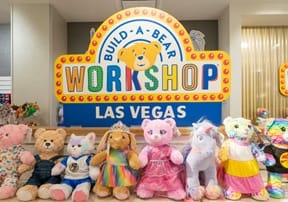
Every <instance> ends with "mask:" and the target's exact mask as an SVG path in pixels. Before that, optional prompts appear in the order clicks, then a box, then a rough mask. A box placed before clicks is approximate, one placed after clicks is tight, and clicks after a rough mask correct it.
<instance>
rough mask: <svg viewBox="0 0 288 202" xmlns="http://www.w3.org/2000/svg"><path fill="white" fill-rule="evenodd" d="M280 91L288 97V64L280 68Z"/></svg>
mask: <svg viewBox="0 0 288 202" xmlns="http://www.w3.org/2000/svg"><path fill="white" fill-rule="evenodd" d="M279 89H280V92H281V94H282V95H285V96H288V64H283V65H281V66H280V68H279Z"/></svg>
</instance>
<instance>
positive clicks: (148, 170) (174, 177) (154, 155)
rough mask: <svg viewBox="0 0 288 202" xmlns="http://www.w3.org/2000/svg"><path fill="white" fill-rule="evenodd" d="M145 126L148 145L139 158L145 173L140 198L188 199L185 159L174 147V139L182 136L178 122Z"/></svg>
mask: <svg viewBox="0 0 288 202" xmlns="http://www.w3.org/2000/svg"><path fill="white" fill-rule="evenodd" d="M141 126H142V129H143V131H144V138H145V141H146V143H147V145H146V146H145V147H144V148H143V149H142V151H141V152H140V154H139V158H140V161H141V164H142V167H143V172H142V175H141V178H140V180H139V183H138V186H137V195H138V197H140V198H152V197H153V196H155V195H159V194H160V195H161V196H165V197H168V198H171V199H173V200H182V199H184V198H185V195H186V193H185V190H184V185H183V181H182V180H181V177H180V174H181V172H182V171H183V169H184V167H183V155H182V154H181V152H180V151H178V150H177V149H176V148H174V147H172V146H171V145H170V143H171V141H172V139H173V137H174V136H177V135H179V133H178V132H179V131H178V130H177V127H176V123H175V120H174V119H171V118H167V119H164V120H161V119H155V120H150V119H144V120H143V122H142V124H141ZM159 191H160V192H161V193H159Z"/></svg>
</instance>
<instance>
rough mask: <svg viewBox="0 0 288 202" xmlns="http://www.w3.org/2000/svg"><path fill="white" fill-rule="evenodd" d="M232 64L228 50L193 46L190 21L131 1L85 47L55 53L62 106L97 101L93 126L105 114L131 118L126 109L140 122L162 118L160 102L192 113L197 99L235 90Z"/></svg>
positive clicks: (221, 96)
mask: <svg viewBox="0 0 288 202" xmlns="http://www.w3.org/2000/svg"><path fill="white" fill-rule="evenodd" d="M230 65H231V61H230V57H229V55H228V54H226V53H225V52H223V51H195V50H194V48H193V44H192V41H191V39H190V36H189V34H188V33H187V31H186V30H185V28H184V27H183V26H182V25H181V23H180V22H179V21H178V20H177V19H175V18H174V17H173V16H171V15H169V14H168V13H166V12H164V11H161V10H158V9H154V8H146V7H137V8H130V9H126V10H122V11H120V12H118V13H116V14H114V15H113V16H111V17H109V18H108V19H107V20H106V21H104V22H103V23H102V25H101V26H100V27H99V28H98V30H97V31H96V32H95V34H94V36H93V38H92V39H91V41H90V45H89V48H88V50H87V52H86V53H85V54H77V55H61V56H60V57H58V58H57V59H56V61H55V76H54V77H55V83H54V84H55V95H56V97H57V99H58V100H59V101H60V102H61V103H64V114H66V112H65V104H66V111H70V112H71V110H72V111H73V109H72V108H74V109H76V108H77V110H76V111H77V113H80V112H81V111H82V110H81V109H80V108H79V106H85V107H86V108H87V106H88V105H84V104H90V105H89V106H93V107H92V108H93V109H94V112H95V113H93V117H94V120H95V121H93V120H92V119H91V122H93V123H90V125H93V126H95V124H96V122H97V123H99V118H100V119H101V117H103V120H104V119H105V123H107V120H108V119H111V120H113V121H115V120H114V119H126V118H127V117H126V116H127V113H128V114H130V117H129V118H131V119H130V120H129V121H131V122H132V123H131V124H132V125H133V124H136V125H137V124H139V122H140V121H141V119H143V118H157V116H156V115H155V113H156V112H155V111H157V109H158V110H159V108H160V111H161V110H162V113H161V114H162V115H161V116H160V117H158V118H165V116H170V117H172V118H177V116H176V115H175V114H178V115H179V116H180V117H182V119H185V118H186V119H187V118H188V117H187V116H186V115H187V113H189V111H187V109H188V108H189V105H191V103H195V104H196V103H198V104H200V103H202V104H203V103H211V104H210V105H209V106H210V107H211V110H212V109H213V108H214V107H212V105H213V104H212V103H221V102H223V101H224V100H226V99H227V98H228V97H229V94H230V89H231V88H230V74H231V72H230V71H231V70H230ZM68 104H70V105H68ZM216 105H217V107H216V108H218V106H221V105H219V104H216ZM152 106H153V107H152ZM187 106H188V107H187ZM194 106H196V105H194ZM203 106H204V105H203ZM206 106H208V105H206ZM214 106H215V105H214ZM85 107H84V108H85ZM131 107H132V108H131ZM143 107H144V109H143ZM169 107H170V108H171V110H168V112H167V108H169ZM190 107H191V106H190ZM204 107H205V106H204ZM88 108H90V107H88ZM192 108H193V107H192ZM192 108H191V109H190V110H192ZM208 108H209V107H208ZM90 109H91V108H90ZM87 110H88V111H89V109H87ZM107 110H108V112H107ZM137 110H138V111H137ZM153 110H154V112H153ZM163 110H164V111H163ZM193 110H194V109H193ZM206 110H207V109H206ZM101 111H104V112H102V113H101ZM204 111H205V110H204ZM212 111H213V110H212ZM219 111H220V115H221V107H220V110H219V109H218V110H217V113H219ZM67 113H68V114H69V112H67ZM73 113H74V112H73ZM73 113H72V114H73ZM136 113H137V114H138V115H139V116H136V115H135V114H136ZM74 114H75V113H74ZM107 114H108V115H107ZM133 114H134V116H133ZM147 114H149V115H147ZM153 114H154V115H153ZM165 114H166V115H165ZM173 116H174V117H173ZM216 116H219V115H216ZM198 118H200V117H198ZM68 119H69V118H68ZM194 119H196V117H195V118H194ZM220 119H221V117H220ZM64 120H65V119H64ZM133 120H134V122H133ZM135 120H138V121H136V122H135ZM218 120H219V118H218ZM78 121H79V120H78ZM182 121H183V120H182ZM187 121H188V120H186V122H187ZM184 122H185V121H184ZM73 124H74V125H75V124H76V125H77V123H76V122H75V123H73ZM101 124H104V123H103V122H102V123H101ZM80 125H83V124H80ZM84 125H85V124H84ZM88 125H89V124H88ZM96 125H97V124H96ZM128 125H129V123H128ZM190 125H191V117H190V120H189V126H190Z"/></svg>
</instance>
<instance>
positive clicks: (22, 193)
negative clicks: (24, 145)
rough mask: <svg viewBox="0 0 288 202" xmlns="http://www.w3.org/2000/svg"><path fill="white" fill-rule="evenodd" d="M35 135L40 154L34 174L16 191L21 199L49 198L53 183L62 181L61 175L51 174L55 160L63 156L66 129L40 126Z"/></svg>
mask: <svg viewBox="0 0 288 202" xmlns="http://www.w3.org/2000/svg"><path fill="white" fill-rule="evenodd" d="M34 137H35V138H36V141H35V148H36V151H37V153H38V154H37V155H35V160H36V163H35V165H34V167H33V168H34V170H33V173H32V176H31V177H30V178H29V180H28V181H27V182H26V184H25V185H24V186H23V187H21V188H20V189H19V190H18V191H17V193H16V195H17V198H18V199H19V200H20V201H31V200H35V199H36V198H37V197H39V198H42V199H48V198H49V188H50V187H51V185H52V184H57V183H60V182H61V176H51V170H52V168H53V166H54V165H55V162H56V161H58V160H60V158H61V157H62V156H61V155H59V152H60V151H61V150H62V149H63V147H64V142H65V137H66V131H65V130H64V129H61V128H59V129H57V130H46V129H44V128H39V129H37V130H36V131H35V133H34ZM31 169H32V168H31ZM26 170H27V169H26Z"/></svg>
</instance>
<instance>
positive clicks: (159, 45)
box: [151, 41, 162, 53]
mask: <svg viewBox="0 0 288 202" xmlns="http://www.w3.org/2000/svg"><path fill="white" fill-rule="evenodd" d="M151 44H152V45H153V46H154V47H155V48H156V49H157V50H158V52H159V53H160V52H161V48H162V47H161V44H160V43H159V42H158V41H153V42H151Z"/></svg>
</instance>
